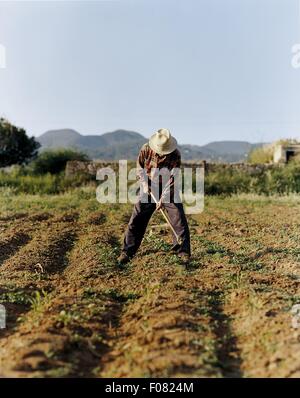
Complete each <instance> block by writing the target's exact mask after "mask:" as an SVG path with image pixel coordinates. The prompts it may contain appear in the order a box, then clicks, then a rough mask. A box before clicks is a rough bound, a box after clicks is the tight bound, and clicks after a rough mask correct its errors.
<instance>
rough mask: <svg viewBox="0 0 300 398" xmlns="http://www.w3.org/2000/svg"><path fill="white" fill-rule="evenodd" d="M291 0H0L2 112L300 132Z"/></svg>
mask: <svg viewBox="0 0 300 398" xmlns="http://www.w3.org/2000/svg"><path fill="white" fill-rule="evenodd" d="M299 8H300V1H299V0H195V1H193V0H181V1H180V0H174V1H170V0H159V1H155V0H151V1H147V0H141V1H139V0H132V1H129V0H120V1H34V2H28V1H19V2H17V1H9V2H5V1H0V44H2V45H4V46H5V48H6V68H5V69H0V115H2V116H5V117H7V118H9V119H10V120H11V121H12V122H13V123H15V124H17V125H19V126H23V127H24V128H26V130H27V131H28V134H29V135H40V134H42V133H43V132H45V131H47V130H50V129H56V128H74V129H76V130H77V131H79V132H80V133H82V134H102V133H104V132H108V131H113V130H115V129H118V128H124V129H128V130H134V131H138V132H140V133H142V134H143V135H145V136H146V137H148V136H150V135H151V134H152V133H153V132H154V131H155V130H156V129H158V128H160V127H167V128H170V130H171V131H172V132H173V134H174V135H175V136H176V137H177V138H178V141H179V142H180V143H190V144H205V143H207V142H210V141H213V140H247V141H250V142H257V141H272V140H275V139H277V138H281V137H299V138H300V69H294V68H292V67H291V57H292V55H291V47H292V46H293V44H295V43H300V10H299Z"/></svg>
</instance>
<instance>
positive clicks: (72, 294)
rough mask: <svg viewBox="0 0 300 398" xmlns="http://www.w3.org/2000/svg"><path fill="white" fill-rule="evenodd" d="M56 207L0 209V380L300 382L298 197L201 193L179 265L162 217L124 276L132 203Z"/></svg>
mask: <svg viewBox="0 0 300 398" xmlns="http://www.w3.org/2000/svg"><path fill="white" fill-rule="evenodd" d="M8 200H9V199H7V201H8ZM47 200H49V206H48V207H47V206H46V205H45V203H47ZM52 201H53V199H47V197H45V198H43V200H41V202H40V203H37V202H35V204H34V206H33V205H32V206H31V205H29V203H31V202H30V198H28V199H27V202H26V201H25V202H26V203H27V206H26V204H25V205H24V200H23V201H22V200H21V199H20V206H19V208H18V202H17V201H15V202H14V206H15V211H12V210H11V207H10V205H9V204H7V205H6V203H5V201H3V202H2V207H3V211H2V214H1V216H0V267H1V277H0V302H1V303H2V304H4V305H5V308H6V311H7V327H6V329H2V330H0V336H1V339H0V376H1V377H13V376H17V377H150V376H152V377H299V376H300V329H297V328H293V326H292V314H291V309H292V307H293V305H294V304H297V303H300V286H299V281H300V279H299V278H300V271H299V264H300V222H299V218H298V214H299V209H300V200H298V199H293V200H292V199H286V200H283V199H281V200H276V199H268V200H267V199H254V198H232V199H208V200H207V204H206V208H205V211H204V213H203V214H200V215H197V216H193V217H191V218H189V223H190V228H191V235H192V248H193V259H192V261H191V264H190V266H189V268H188V269H187V270H185V269H183V268H182V267H181V265H180V263H179V262H178V259H177V257H176V255H173V254H171V253H170V251H169V249H170V243H171V241H170V235H169V231H168V229H167V228H166V227H164V226H163V225H162V224H163V221H162V220H161V219H160V218H159V216H158V215H156V216H155V217H153V220H152V223H151V226H149V229H148V232H147V235H146V236H145V239H144V242H143V245H142V248H141V250H140V252H139V254H138V255H137V256H136V258H135V259H133V260H132V262H131V263H130V264H129V265H128V266H126V267H125V268H122V269H120V268H119V267H118V266H117V265H116V258H117V256H118V255H119V251H120V244H121V240H122V235H123V232H124V229H125V227H126V222H127V220H128V217H129V215H130V211H131V206H129V205H110V206H105V205H99V204H98V203H97V202H96V201H95V200H94V199H93V198H89V199H87V198H86V196H84V195H82V197H81V196H79V197H78V199H77V201H76V202H74V201H73V202H72V203H70V206H69V207H70V208H69V209H67V207H68V203H66V202H65V201H63V200H61V201H59V200H58V202H57V203H56V205H55V206H53V203H52ZM66 201H67V199H66ZM87 201H89V202H93V204H92V205H90V206H87V205H86V203H87ZM160 225H162V226H161V227H160ZM299 323H300V322H299Z"/></svg>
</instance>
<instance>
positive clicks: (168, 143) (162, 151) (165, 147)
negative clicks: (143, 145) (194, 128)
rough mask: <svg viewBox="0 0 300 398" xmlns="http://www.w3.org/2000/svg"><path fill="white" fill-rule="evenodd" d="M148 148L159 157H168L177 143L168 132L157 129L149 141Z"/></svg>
mask: <svg viewBox="0 0 300 398" xmlns="http://www.w3.org/2000/svg"><path fill="white" fill-rule="evenodd" d="M149 146H150V148H151V149H152V150H153V151H154V152H156V153H158V154H159V155H168V154H169V153H171V152H173V151H175V149H176V148H177V141H176V139H175V138H174V137H172V136H171V133H170V130H168V129H159V130H157V132H156V133H154V134H153V135H152V136H151V137H150V139H149Z"/></svg>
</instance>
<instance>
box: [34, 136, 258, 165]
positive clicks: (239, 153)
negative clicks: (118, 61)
mask: <svg viewBox="0 0 300 398" xmlns="http://www.w3.org/2000/svg"><path fill="white" fill-rule="evenodd" d="M37 140H38V141H39V142H40V144H41V145H42V147H41V150H44V149H54V148H73V149H78V150H80V151H82V152H85V153H87V154H88V155H89V157H90V158H92V159H103V160H118V159H135V158H136V156H137V154H138V151H139V148H140V147H141V146H142V145H143V144H144V143H145V142H147V139H146V138H145V137H143V136H142V135H141V134H139V133H137V132H135V131H128V130H116V131H113V132H110V133H105V134H102V135H81V134H79V133H78V132H77V131H75V130H72V129H62V130H50V131H47V132H46V133H44V134H42V135H41V136H40V137H38V138H37ZM260 145H262V144H251V143H249V142H246V141H216V142H211V143H209V144H206V145H202V146H199V145H180V146H179V149H180V151H181V155H182V159H183V160H203V159H205V160H207V161H211V162H228V163H229V162H240V161H244V160H245V159H246V157H247V155H248V153H249V152H250V151H251V150H252V149H253V148H255V147H257V146H260Z"/></svg>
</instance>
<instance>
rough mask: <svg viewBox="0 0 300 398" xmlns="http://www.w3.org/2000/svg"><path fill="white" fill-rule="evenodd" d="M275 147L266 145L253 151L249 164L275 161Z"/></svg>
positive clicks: (250, 154) (249, 157)
mask: <svg viewBox="0 0 300 398" xmlns="http://www.w3.org/2000/svg"><path fill="white" fill-rule="evenodd" d="M273 152H274V145H264V146H262V147H259V148H255V149H253V150H252V151H251V152H250V153H249V155H248V162H249V163H254V164H255V163H256V164H260V163H271V162H272V160H273Z"/></svg>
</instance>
